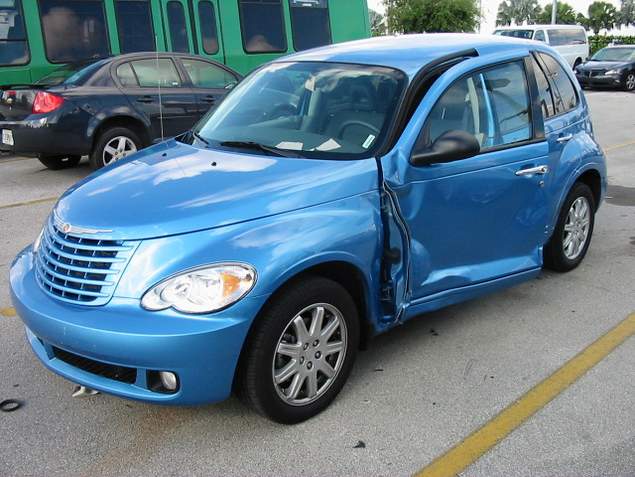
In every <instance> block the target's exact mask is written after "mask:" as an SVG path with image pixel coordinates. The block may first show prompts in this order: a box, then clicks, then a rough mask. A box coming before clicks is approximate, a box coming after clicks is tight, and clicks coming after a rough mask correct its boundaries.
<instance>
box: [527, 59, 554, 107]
mask: <svg viewBox="0 0 635 477" xmlns="http://www.w3.org/2000/svg"><path fill="white" fill-rule="evenodd" d="M532 63H533V67H534V76H535V77H536V83H537V84H538V94H539V95H540V108H541V109H542V115H543V117H545V118H549V117H551V116H553V115H554V109H553V96H552V93H551V85H550V84H549V81H547V77H546V76H545V73H544V72H543V70H542V67H541V66H540V65H539V64H538V62H537V61H536V59H535V58H533V57H532Z"/></svg>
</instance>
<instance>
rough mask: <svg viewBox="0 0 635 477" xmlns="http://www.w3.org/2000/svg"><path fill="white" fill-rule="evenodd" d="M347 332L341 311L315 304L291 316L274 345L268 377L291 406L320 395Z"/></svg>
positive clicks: (342, 353)
mask: <svg viewBox="0 0 635 477" xmlns="http://www.w3.org/2000/svg"><path fill="white" fill-rule="evenodd" d="M347 345H348V331H347V329H346V322H345V320H344V317H343V316H342V313H341V312H340V311H339V310H338V309H337V308H335V307H334V306H332V305H329V304H327V303H316V304H313V305H310V306H308V307H306V308H304V309H303V310H302V311H301V312H300V313H298V314H297V315H296V316H294V317H293V319H292V320H291V321H290V322H289V324H288V325H287V327H286V328H285V330H284V331H283V333H282V336H281V337H280V339H279V340H278V344H277V345H276V351H275V354H274V358H273V363H272V379H273V383H274V386H275V389H276V392H277V393H278V396H279V397H280V398H281V399H282V400H283V401H285V402H286V403H287V404H290V405H292V406H304V405H307V404H309V403H312V402H314V401H315V400H316V399H318V398H319V397H321V396H322V395H323V394H324V393H325V392H326V391H327V390H328V388H329V387H330V386H331V385H332V384H333V382H334V381H335V379H336V377H337V375H338V373H339V372H340V370H341V368H342V365H343V363H344V359H345V357H346V347H347Z"/></svg>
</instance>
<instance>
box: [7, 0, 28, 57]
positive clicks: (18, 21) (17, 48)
mask: <svg viewBox="0 0 635 477" xmlns="http://www.w3.org/2000/svg"><path fill="white" fill-rule="evenodd" d="M28 62H29V47H28V44H27V40H26V31H25V30H24V17H23V15H22V8H21V5H20V0H0V65H2V66H7V65H25V64H27V63H28Z"/></svg>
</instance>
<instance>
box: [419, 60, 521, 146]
mask: <svg viewBox="0 0 635 477" xmlns="http://www.w3.org/2000/svg"><path fill="white" fill-rule="evenodd" d="M449 131H465V132H467V133H469V134H472V135H473V136H474V137H475V138H476V139H477V141H478V143H479V144H480V146H481V149H488V148H493V147H497V146H503V145H508V144H513V143H516V142H520V141H525V140H528V139H530V138H531V137H532V126H531V115H530V102H529V92H528V87H527V79H526V76H525V69H524V67H523V64H522V63H520V62H514V63H508V64H505V65H502V66H497V67H494V68H491V69H488V70H485V71H482V72H478V73H476V74H473V75H470V76H468V77H465V78H462V79H460V80H458V81H456V82H455V83H454V84H453V85H452V86H450V88H448V90H447V91H446V92H445V93H444V94H443V95H442V96H441V98H440V99H439V100H438V101H437V103H436V104H435V106H434V108H432V110H431V111H430V114H429V116H428V118H427V119H426V123H425V125H424V127H423V130H422V132H421V136H420V137H419V140H418V142H417V148H419V149H423V150H425V149H429V148H431V147H432V144H433V143H434V141H435V140H436V139H437V138H439V137H440V136H441V135H443V134H445V133H447V132H449Z"/></svg>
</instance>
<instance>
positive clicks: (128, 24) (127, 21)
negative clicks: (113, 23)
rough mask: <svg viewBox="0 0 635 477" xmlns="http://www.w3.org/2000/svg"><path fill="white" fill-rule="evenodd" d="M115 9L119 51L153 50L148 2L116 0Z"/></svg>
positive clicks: (150, 14)
mask: <svg viewBox="0 0 635 477" xmlns="http://www.w3.org/2000/svg"><path fill="white" fill-rule="evenodd" d="M115 9H116V12H117V31H118V33H119V49H120V50H121V53H134V52H136V51H154V49H155V43H154V29H153V28H152V12H151V10H150V2H149V1H148V0H117V1H116V2H115Z"/></svg>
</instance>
